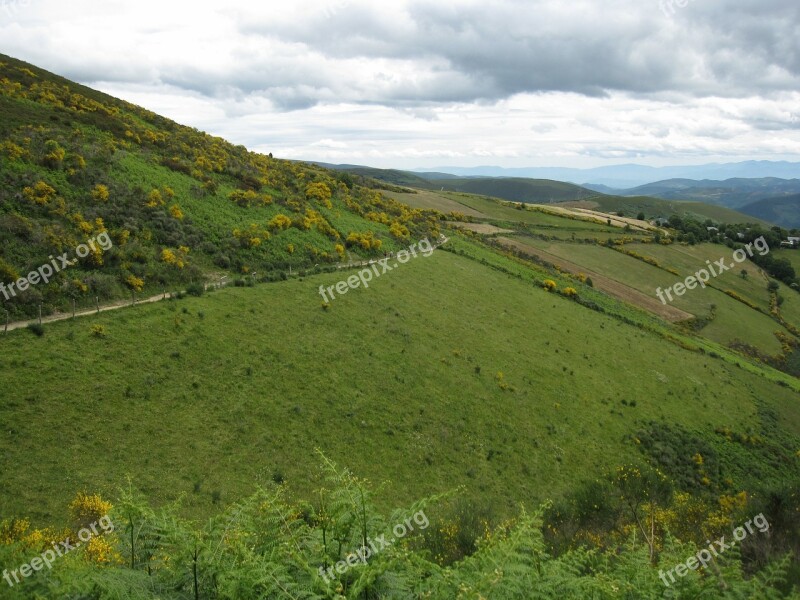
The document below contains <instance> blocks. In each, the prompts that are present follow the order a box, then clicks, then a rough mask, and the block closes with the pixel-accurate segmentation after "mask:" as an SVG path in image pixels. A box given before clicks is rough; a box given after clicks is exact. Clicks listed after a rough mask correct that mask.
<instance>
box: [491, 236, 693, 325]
mask: <svg viewBox="0 0 800 600" xmlns="http://www.w3.org/2000/svg"><path fill="white" fill-rule="evenodd" d="M496 239H497V241H498V242H500V243H501V244H503V245H505V246H508V247H509V248H513V249H515V250H519V251H521V252H523V253H524V254H528V255H529V256H535V257H538V258H541V259H542V260H544V261H547V262H549V263H552V264H554V265H556V266H557V267H559V268H560V269H563V270H565V271H569V272H570V273H573V274H578V273H583V274H584V275H586V276H587V277H591V279H592V283H593V284H594V287H595V288H597V289H598V290H601V291H603V292H605V293H607V294H608V295H610V296H613V297H615V298H618V299H619V300H622V301H623V302H627V303H628V304H633V305H634V306H638V307H639V308H643V309H645V310H646V311H648V312H651V313H653V314H654V315H657V316H659V317H661V318H663V319H666V320H667V321H670V322H671V323H675V322H678V321H685V320H686V319H691V318H693V317H694V315H693V314H691V313H688V312H685V311H682V310H681V309H679V308H675V307H674V306H672V305H670V304H662V303H661V301H660V300H658V299H657V298H656V297H655V296H652V297H651V296H648V295H647V294H643V293H642V292H640V291H639V290H636V289H634V288H632V287H630V286H628V285H626V284H624V283H620V282H619V281H616V280H614V279H611V278H610V277H607V276H605V275H601V274H600V273H597V272H595V271H591V270H589V269H586V268H584V267H582V266H580V265H578V264H575V263H573V262H570V261H568V260H565V259H563V258H560V257H558V256H556V255H555V254H550V253H549V252H545V251H544V250H539V249H538V248H533V247H531V246H528V245H526V244H523V243H522V242H518V241H516V240H512V239H509V238H506V237H498V238H496Z"/></svg>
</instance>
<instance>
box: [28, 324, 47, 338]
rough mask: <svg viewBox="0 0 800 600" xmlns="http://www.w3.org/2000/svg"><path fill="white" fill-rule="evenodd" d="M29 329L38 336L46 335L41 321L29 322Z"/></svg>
mask: <svg viewBox="0 0 800 600" xmlns="http://www.w3.org/2000/svg"><path fill="white" fill-rule="evenodd" d="M28 331H30V332H31V333H33V334H34V335H35V336H37V337H42V336H43V335H44V327H43V326H42V325H40V324H39V323H29V324H28Z"/></svg>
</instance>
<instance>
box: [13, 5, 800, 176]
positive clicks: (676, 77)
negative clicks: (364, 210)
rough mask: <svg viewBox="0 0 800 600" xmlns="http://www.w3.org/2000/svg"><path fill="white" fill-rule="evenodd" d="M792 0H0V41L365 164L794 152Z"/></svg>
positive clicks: (226, 128)
mask: <svg viewBox="0 0 800 600" xmlns="http://www.w3.org/2000/svg"><path fill="white" fill-rule="evenodd" d="M798 40H800V2H798V0H732V1H727V0H493V1H492V2H486V1H485V0H482V1H480V2H478V1H472V0H454V1H439V0H428V1H425V2H422V1H416V0H397V1H394V0H385V1H384V2H378V1H376V0H372V1H366V2H365V1H360V0H318V1H306V0H284V1H282V2H275V1H272V0H266V1H264V0H261V1H258V0H247V1H244V0H224V1H223V0H218V1H216V2H205V1H203V0H194V1H191V2H189V1H184V0H159V1H154V0H137V1H136V2H128V1H122V0H103V1H89V0H70V1H69V2H64V0H0V52H1V53H4V54H8V55H11V56H14V57H16V58H20V59H22V60H25V61H28V62H31V63H33V64H35V65H37V66H39V67H42V68H45V69H47V70H50V71H53V72H55V73H58V74H59V75H63V76H65V77H68V78H70V79H73V80H76V81H79V82H81V83H83V84H86V85H89V86H91V87H94V88H97V89H100V90H102V91H104V92H107V93H109V94H112V95H114V96H117V97H119V98H123V99H125V100H128V101H130V102H134V103H136V104H139V105H142V106H144V107H146V108H148V109H150V110H152V111H154V112H157V113H160V114H162V115H165V116H167V117H170V118H172V119H174V120H176V121H178V122H180V123H183V124H186V125H190V126H192V127H196V128H198V129H201V130H204V131H207V132H209V133H212V134H214V135H218V136H221V137H224V138H226V139H228V140H229V141H231V142H233V143H236V144H243V145H245V146H247V147H248V148H250V149H251V150H255V151H260V152H264V153H268V152H272V153H273V154H274V155H275V156H278V157H282V158H292V159H300V160H318V161H324V162H331V163H351V164H365V165H370V166H376V167H395V168H404V169H410V168H435V167H437V166H445V165H452V166H463V167H467V166H478V165H497V166H503V167H529V166H568V167H594V166H601V165H608V164H623V163H639V164H647V165H653V166H662V165H675V164H702V163H708V162H734V161H738V160H749V159H756V160H795V161H796V160H800V41H798Z"/></svg>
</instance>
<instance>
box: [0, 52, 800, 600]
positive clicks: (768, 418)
mask: <svg viewBox="0 0 800 600" xmlns="http://www.w3.org/2000/svg"><path fill="white" fill-rule="evenodd" d="M0 114H2V116H3V118H2V120H0V161H1V162H0V167H1V168H2V171H1V173H2V178H0V207H2V209H1V211H2V212H0V236H2V245H0V282H2V283H3V284H4V285H6V286H10V285H11V284H16V285H17V287H19V283H18V282H19V281H20V279H21V278H22V277H24V276H26V274H27V273H30V272H32V271H33V270H34V269H37V268H38V267H39V266H40V265H43V264H46V263H47V261H48V260H50V258H49V257H50V255H55V254H58V255H61V254H63V253H65V252H66V253H71V252H75V251H77V250H76V249H77V248H78V247H79V245H80V244H82V243H84V242H86V241H87V240H88V239H90V238H92V237H94V238H95V239H101V236H107V237H102V239H109V240H111V241H113V244H112V245H111V247H109V248H105V247H100V248H99V249H97V248H95V249H93V250H92V251H91V252H90V253H88V254H87V255H86V256H85V257H82V258H81V259H80V261H79V262H78V264H76V265H73V266H70V267H69V268H68V269H64V270H63V271H62V272H60V273H58V274H57V275H56V276H55V277H54V278H53V279H52V281H51V282H49V283H39V284H32V285H31V287H30V288H29V289H28V290H25V291H22V292H21V294H20V295H19V296H18V297H17V296H15V297H13V298H11V299H9V301H8V302H5V304H4V306H5V307H6V309H7V311H8V313H9V318H11V319H12V320H13V319H15V318H19V319H21V318H23V317H25V318H28V319H30V320H32V323H31V325H29V326H27V327H24V326H21V325H22V323H15V324H12V328H11V329H10V330H9V331H7V332H4V333H3V334H2V335H0V390H2V392H0V423H1V424H2V428H1V429H2V434H0V571H2V572H3V573H4V578H5V575H6V574H8V573H11V572H17V571H18V570H19V569H20V567H21V565H27V564H28V563H30V564H33V562H32V561H33V560H34V558H35V557H37V556H40V555H42V554H43V553H44V552H45V551H46V550H47V549H49V548H50V547H51V546H53V544H54V543H56V542H57V541H59V540H64V538H65V537H68V538H69V539H72V540H74V539H77V536H78V535H79V533H78V531H79V530H82V529H81V528H85V527H88V525H89V524H90V523H97V522H98V521H99V519H100V518H101V517H108V518H113V522H114V523H116V530H115V531H114V532H110V531H109V532H106V534H105V535H102V536H99V537H97V538H93V542H92V543H87V544H86V545H85V546H84V547H82V548H80V549H77V550H75V551H74V552H71V553H70V554H69V555H68V556H66V557H63V558H62V557H59V558H60V560H58V561H57V562H56V564H54V565H53V568H52V569H50V568H49V567H48V568H47V569H41V570H40V569H37V570H36V571H37V573H35V574H34V575H33V576H31V577H30V578H29V579H26V580H24V581H22V582H18V584H17V585H11V584H10V581H9V580H6V581H9V587H7V586H6V583H5V582H3V581H0V590H2V591H0V597H2V598H9V599H17V598H20V599H22V598H64V597H68V598H81V599H84V598H86V599H88V598H93V599H102V600H105V599H111V598H136V599H138V598H152V599H155V598H160V599H165V598H169V599H170V600H172V599H175V600H178V599H181V600H182V599H184V598H192V599H195V600H196V599H199V598H212V599H223V598H230V599H239V598H244V599H249V598H287V599H288V598H309V599H311V598H314V599H316V598H320V599H331V600H334V599H335V600H342V598H347V599H351V598H352V599H356V598H432V599H437V600H438V599H442V600H445V599H447V600H450V599H452V598H498V599H501V600H505V599H507V598H520V599H525V598H529V597H531V593H532V592H531V591H532V590H537V593H539V596H540V597H542V598H564V597H566V598H572V597H574V598H584V597H596V598H603V599H606V598H608V599H611V598H620V597H625V598H664V597H709V598H717V597H719V598H722V597H754V598H762V597H763V598H767V597H770V598H784V597H786V598H796V597H797V594H796V593H795V592H794V591H793V589H792V585H795V584H797V583H800V564H799V563H798V561H797V558H796V557H797V556H800V554H798V550H800V548H799V547H798V546H800V525H798V523H800V520H798V518H797V517H798V515H800V498H798V494H797V490H798V485H800V403H798V393H799V392H800V380H798V378H797V374H798V373H800V354H798V351H797V350H798V345H799V344H798V339H799V338H798V335H800V300H798V298H799V296H798V293H797V291H796V289H794V288H793V287H792V285H793V283H794V279H795V277H794V272H793V271H792V272H791V273H790V272H789V271H787V270H786V269H785V268H783V270H780V273H779V275H780V277H781V283H779V282H778V281H777V280H775V279H774V278H773V277H771V275H770V273H769V272H768V271H769V270H770V269H774V268H776V264H777V266H778V267H784V264H783V262H780V263H775V262H769V261H767V260H762V259H763V258H764V257H753V259H752V262H750V261H748V262H743V263H742V266H741V267H740V268H738V269H737V270H736V271H734V272H731V273H728V274H725V275H724V276H721V277H720V278H715V279H714V281H713V283H712V285H710V286H709V288H708V289H706V290H694V291H696V292H697V293H696V294H687V295H686V296H685V297H681V298H680V299H679V301H676V302H675V303H674V306H669V307H666V306H662V305H661V304H660V303H659V302H658V301H657V300H655V288H656V287H657V286H668V285H672V284H673V283H675V282H676V281H680V280H683V278H684V277H685V276H686V275H688V274H691V273H692V272H694V271H695V270H696V269H697V268H699V266H703V265H705V264H706V262H705V261H706V260H709V259H716V258H719V257H728V256H729V255H730V253H731V252H732V251H733V250H734V248H739V247H740V246H741V244H739V242H733V241H732V240H731V239H730V238H724V239H723V238H722V237H720V236H716V237H714V238H713V242H714V243H712V242H703V243H694V244H693V243H690V242H689V241H687V239H688V238H689V237H690V236H694V235H695V234H694V233H693V232H692V229H693V228H701V225H700V224H698V223H694V222H692V221H691V220H690V219H683V220H681V222H680V223H679V224H677V225H676V227H680V228H679V229H673V228H667V227H660V228H656V227H654V226H651V225H649V224H647V223H644V222H638V221H636V220H635V219H632V220H630V221H626V220H624V219H615V220H613V221H612V220H611V218H610V216H607V215H604V214H601V215H600V216H598V215H593V214H590V213H585V212H580V211H570V210H562V209H560V208H558V207H556V208H553V207H552V206H545V207H543V206H530V205H526V204H521V203H519V202H508V201H501V200H498V199H496V198H490V197H487V196H486V195H485V194H483V193H482V192H479V194H480V195H475V194H469V193H466V192H464V191H457V190H453V191H445V192H441V191H439V192H436V191H435V190H422V191H420V192H419V193H404V192H401V191H398V190H394V191H392V190H383V191H380V190H377V189H374V187H371V186H372V184H371V183H370V182H369V181H367V180H366V179H364V180H359V179H357V178H354V177H352V176H350V177H348V176H346V175H345V174H342V173H337V172H333V171H330V170H327V169H325V168H323V167H320V166H310V165H305V164H301V163H294V162H289V161H283V160H280V159H277V158H273V157H271V156H264V155H259V154H255V153H251V152H248V151H247V150H246V149H245V148H243V147H237V146H233V145H230V144H228V143H227V142H225V141H223V140H220V139H217V138H213V137H211V136H208V135H206V134H203V133H201V132H198V131H196V130H193V129H190V128H186V127H183V126H180V125H177V124H175V123H173V122H171V121H168V120H166V119H164V118H162V117H159V116H157V115H154V114H152V113H149V112H147V111H145V110H143V109H141V108H138V107H135V106H133V105H130V104H128V103H125V102H122V101H120V100H116V99H113V98H109V97H108V96H105V95H102V94H99V93H97V92H94V91H92V90H89V89H87V88H85V87H83V86H79V85H76V84H74V83H71V82H68V81H66V80H63V79H60V78H58V77H56V76H54V75H51V74H48V73H46V72H44V71H41V70H39V69H36V68H34V67H32V66H30V65H25V64H23V63H20V62H18V61H16V60H14V59H11V58H8V57H2V58H0ZM459 181H460V180H459ZM465 181H467V182H477V183H478V184H479V183H480V181H481V180H465ZM498 181H500V180H498ZM524 181H525V180H520V181H517V180H507V183H508V186H509V187H508V191H509V194H512V193H513V194H516V193H520V194H525V193H528V192H530V193H536V194H539V195H542V194H544V195H548V194H550V193H552V194H554V196H553V197H555V196H556V195H558V194H561V195H562V196H563V198H562V199H564V198H566V197H568V196H570V195H571V194H575V193H582V192H583V190H582V188H576V186H569V184H559V183H558V182H535V184H530V183H525V182H524ZM527 181H531V180H527ZM360 183H363V184H365V185H361V184H360ZM435 183H436V184H437V185H440V186H441V185H442V182H440V181H437V182H435ZM474 184H475V183H470V186H472V185H474ZM495 184H496V182H495ZM503 185H505V184H503ZM531 185H534V188H535V190H534V191H531V187H530V186H531ZM493 189H495V190H496V189H497V188H496V187H495V188H493ZM526 190H527V191H526ZM626 200H628V199H626ZM406 201H407V202H408V204H407V203H406ZM705 231H706V230H705V228H704V227H703V228H702V232H705ZM736 231H738V227H731V229H730V234H731V236H734V237H735V233H736ZM746 231H747V235H748V236H750V237H753V236H756V235H759V234H760V233H761V230H759V229H757V228H756V227H753V228H751V229H748V230H746ZM440 234H441V235H443V236H444V237H440ZM765 235H766V233H765ZM769 235H770V236H771V237H770V240H772V239H773V238H777V236H778V232H771V233H770V234H769ZM695 237H696V236H695ZM424 238H428V239H429V240H431V241H433V240H436V241H437V243H440V244H441V245H439V246H438V247H437V248H436V249H435V250H434V249H433V247H432V246H431V247H430V250H431V252H429V253H428V252H426V253H418V254H417V255H416V256H415V257H414V258H412V259H409V260H408V261H407V262H406V263H402V261H401V260H400V256H402V255H400V254H397V252H398V251H399V250H401V249H403V248H406V247H409V246H411V245H412V244H415V243H419V242H421V241H423V240H424ZM692 239H693V240H694V239H695V238H694V237H693V238H692ZM706 239H711V237H710V234H709V235H708V236H707V237H704V238H701V241H702V240H706ZM737 239H739V238H738V237H737ZM748 239H749V238H748ZM420 247H421V246H420ZM386 253H391V254H389V255H388V256H387V259H388V263H387V264H386V267H385V268H379V266H378V264H377V263H375V264H372V265H367V264H362V263H363V261H365V260H366V259H380V258H383V257H384V256H385V254H386ZM428 254H429V255H428ZM768 256H769V257H770V258H772V257H771V256H770V255H768ZM775 260H776V261H777V260H780V259H778V258H776V259H775ZM353 263H354V264H353ZM401 263H402V264H401ZM786 264H789V262H788V261H786ZM698 265H699V266H698ZM741 268H746V270H747V271H748V275H747V276H746V277H743V276H742V275H741V274H740V273H739V272H738V271H740V270H741ZM359 273H360V276H361V279H360V280H359V278H358V274H359ZM776 273H777V271H776ZM366 274H370V275H369V276H370V280H369V285H368V286H367V285H366V281H365V278H366ZM224 280H227V282H233V285H222V284H223V281H224ZM359 281H360V282H361V283H360V284H359ZM343 282H347V283H343ZM353 282H355V283H353ZM206 284H210V285H208V289H206ZM342 286H345V287H344V288H343V287H342ZM184 289H186V291H187V292H188V294H187V293H184V291H183V290H184ZM331 289H333V290H336V292H335V293H336V295H335V297H330V296H327V297H325V298H323V296H322V295H321V293H320V292H321V291H325V290H328V292H327V293H328V294H332V292H330V290H331ZM342 289H345V290H346V291H345V292H342V291H341V290H342ZM165 292H171V294H169V298H165V299H163V300H162V299H161V297H162V296H166V295H167V294H166V293H165ZM729 292H730V293H729ZM131 294H133V299H134V300H140V301H141V300H144V299H145V298H146V297H147V296H153V297H151V298H149V299H150V300H152V301H151V302H137V304H136V305H135V306H130V307H125V308H120V309H119V310H113V311H106V312H98V313H97V314H90V315H88V316H82V317H78V318H63V319H60V320H54V321H52V322H46V323H45V324H44V325H42V324H38V323H36V321H37V319H36V318H33V317H34V316H37V315H38V309H39V308H42V310H43V312H44V313H49V312H54V311H61V312H66V313H67V314H65V315H61V316H64V317H69V314H68V313H69V311H70V309H71V307H72V301H73V300H74V301H75V303H76V305H78V306H79V307H83V308H87V307H89V308H91V307H94V306H96V303H100V304H108V303H110V302H112V301H120V299H123V300H127V299H129V298H130V297H131ZM333 463H335V464H336V465H339V466H338V467H335V466H334V465H333ZM320 467H322V468H320ZM344 469H349V471H345V470H344ZM398 507H404V508H398ZM421 511H424V513H425V518H426V520H427V519H429V523H428V524H429V525H430V528H429V529H428V525H425V526H424V527H423V525H422V522H421V521H420V520H416V521H414V520H413V518H414V517H419V516H420V514H421ZM759 514H760V516H761V517H763V518H765V519H767V520H768V521H769V524H771V525H772V528H771V529H770V534H769V535H763V534H764V533H765V532H761V533H760V534H759V533H755V532H754V533H753V534H752V536H750V538H748V539H747V540H746V541H745V542H743V543H742V544H741V550H739V549H737V550H734V551H731V552H730V553H729V554H727V555H726V556H724V557H722V558H720V559H719V560H717V561H715V562H713V563H712V565H710V566H708V568H703V569H702V570H693V571H692V573H690V574H689V576H687V577H686V578H685V579H683V580H681V581H680V582H678V583H676V584H675V586H674V587H673V588H671V589H670V590H667V589H666V588H665V586H664V584H662V582H661V579H660V577H659V571H660V570H664V569H670V568H672V567H673V566H674V565H675V564H678V563H680V562H682V561H685V560H686V557H690V556H692V555H694V553H695V552H697V549H698V548H701V547H705V546H707V545H708V542H704V540H706V539H709V538H713V539H717V538H719V536H720V535H730V532H731V530H733V529H734V528H736V527H738V526H739V525H742V524H744V523H745V522H747V520H748V519H750V522H751V523H752V522H753V519H754V517H755V516H756V515H759ZM412 515H414V517H412ZM412 522H414V523H416V525H417V527H418V529H417V530H416V531H415V532H414V534H413V535H411V534H410V532H409V531H408V530H409V529H411V525H412ZM398 523H400V524H401V525H402V524H403V523H405V526H406V529H404V531H405V532H406V533H409V536H408V538H407V539H404V540H402V541H401V540H398V541H397V543H396V544H394V545H392V546H391V547H390V548H386V549H385V550H383V549H382V551H381V552H379V553H378V555H377V556H375V557H373V558H372V559H371V560H370V561H367V560H366V559H364V560H362V564H360V565H350V566H349V567H348V568H346V569H343V570H337V572H336V573H335V574H331V575H330V577H331V578H330V579H329V578H328V576H327V575H324V568H326V567H330V568H333V567H332V565H340V564H342V563H343V561H347V560H348V558H352V557H353V556H354V554H353V553H354V552H356V551H357V550H359V549H361V550H363V548H365V547H366V545H367V540H368V539H372V540H374V539H376V538H377V537H378V536H379V535H381V534H382V533H385V532H386V531H396V527H397V526H398V525H397V524H398ZM393 527H394V529H393ZM403 535H405V533H404V534H403ZM395 537H402V536H399V535H396V536H395ZM23 577H27V576H25V575H24V574H23ZM723 584H724V589H723Z"/></svg>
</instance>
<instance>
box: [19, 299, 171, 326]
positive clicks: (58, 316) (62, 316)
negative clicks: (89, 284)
mask: <svg viewBox="0 0 800 600" xmlns="http://www.w3.org/2000/svg"><path fill="white" fill-rule="evenodd" d="M171 296H172V294H171V293H168V294H167V295H166V298H170V297H171ZM164 298H165V296H164V294H158V295H157V296H150V297H149V298H142V299H141V300H137V301H136V304H148V303H150V302H158V301H159V300H164ZM126 306H132V305H131V301H130V300H119V301H117V302H113V303H112V304H103V305H101V306H100V310H99V311H98V310H97V309H96V308H92V309H90V310H79V311H76V312H75V318H76V319H77V318H78V317H88V316H89V315H96V314H97V313H98V312H106V311H109V310H117V309H118V308H125V307H126ZM71 318H72V313H55V314H52V315H47V316H46V317H42V324H45V323H52V322H54V321H64V320H66V319H71ZM38 322H39V319H31V320H30V321H14V322H13V323H9V324H8V331H12V330H14V329H21V328H23V327H27V326H28V325H30V324H31V323H38Z"/></svg>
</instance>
